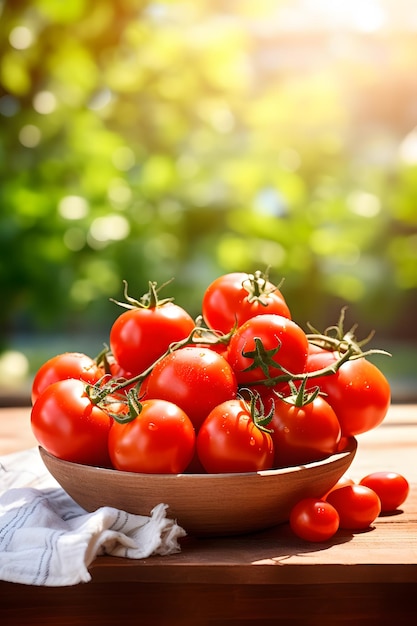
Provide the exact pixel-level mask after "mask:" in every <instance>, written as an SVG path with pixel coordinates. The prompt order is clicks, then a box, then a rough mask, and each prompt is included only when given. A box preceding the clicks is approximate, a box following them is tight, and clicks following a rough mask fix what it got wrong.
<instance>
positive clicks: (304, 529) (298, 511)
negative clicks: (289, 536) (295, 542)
mask: <svg viewBox="0 0 417 626" xmlns="http://www.w3.org/2000/svg"><path fill="white" fill-rule="evenodd" d="M289 522H290V527H291V530H292V531H293V533H294V534H295V535H297V537H300V538H301V539H304V540H305V541H311V542H321V541H327V540H329V539H331V537H333V535H335V534H336V532H337V531H338V529H339V515H338V513H337V511H336V509H335V508H334V507H333V506H332V505H331V504H329V503H328V502H323V501H322V500H317V499H316V498H303V499H302V500H300V501H299V502H297V504H296V505H295V506H294V507H293V508H292V510H291V513H290V519H289Z"/></svg>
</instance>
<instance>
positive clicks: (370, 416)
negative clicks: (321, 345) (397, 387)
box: [307, 350, 391, 437]
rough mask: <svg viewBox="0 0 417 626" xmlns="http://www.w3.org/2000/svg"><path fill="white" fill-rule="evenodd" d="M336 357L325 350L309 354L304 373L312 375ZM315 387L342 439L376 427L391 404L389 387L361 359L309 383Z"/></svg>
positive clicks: (376, 372) (378, 372)
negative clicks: (336, 422) (330, 409)
mask: <svg viewBox="0 0 417 626" xmlns="http://www.w3.org/2000/svg"><path fill="white" fill-rule="evenodd" d="M337 358H338V355H337V354H336V353H333V352H329V351H327V350H321V351H317V350H315V351H314V352H312V353H311V354H310V355H309V357H308V360H307V371H308V372H314V371H317V370H319V369H321V368H323V367H327V366H329V365H331V364H332V363H334V362H335V361H336V360H337ZM309 384H310V386H311V387H313V386H316V385H318V386H319V387H320V389H321V390H322V391H323V392H324V393H325V394H326V400H327V402H328V403H329V404H330V405H331V406H332V407H333V409H334V411H335V413H336V415H337V417H338V419H339V422H340V425H341V428H342V435H343V436H346V437H349V436H351V435H359V434H360V433H364V432H367V431H369V430H372V429H373V428H375V427H376V426H378V425H379V424H380V423H381V422H382V420H383V419H384V417H385V416H386V414H387V411H388V408H389V406H390V403H391V390H390V385H389V383H388V381H387V379H386V378H385V376H384V375H383V373H382V372H381V371H380V370H379V369H378V368H377V367H376V366H375V365H374V364H373V363H371V362H370V361H368V360H367V359H366V358H364V357H362V358H359V359H354V360H351V361H347V362H346V363H343V365H342V366H341V367H340V368H339V370H338V371H337V372H336V373H335V374H330V375H329V376H322V377H318V378H314V379H311V380H310V383H309Z"/></svg>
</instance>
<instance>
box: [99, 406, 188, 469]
mask: <svg viewBox="0 0 417 626" xmlns="http://www.w3.org/2000/svg"><path fill="white" fill-rule="evenodd" d="M194 450H195V431H194V427H193V425H192V423H191V420H190V419H189V418H188V416H187V415H186V414H185V413H184V411H183V410H182V409H180V408H179V407H178V406H176V405H175V404H173V403H172V402H167V401H165V400H146V401H144V402H143V403H142V405H141V410H140V413H139V415H138V416H137V417H136V418H134V419H133V420H132V421H130V422H126V423H120V422H114V424H113V426H112V428H111V430H110V434H109V454H110V458H111V461H112V463H113V466H114V467H115V468H116V469H118V470H122V471H127V472H143V473H148V474H180V473H182V472H183V471H184V470H185V469H186V467H187V466H188V464H189V463H190V461H191V459H192V457H193V454H194Z"/></svg>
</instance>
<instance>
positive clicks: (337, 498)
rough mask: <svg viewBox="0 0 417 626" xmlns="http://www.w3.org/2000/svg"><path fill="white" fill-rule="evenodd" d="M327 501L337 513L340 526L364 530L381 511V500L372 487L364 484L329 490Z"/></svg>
mask: <svg viewBox="0 0 417 626" xmlns="http://www.w3.org/2000/svg"><path fill="white" fill-rule="evenodd" d="M326 502H329V503H330V504H331V505H332V506H334V508H335V509H336V511H337V512H338V513H339V519H340V528H345V529H348V530H365V529H366V528H369V526H370V525H371V524H372V522H374V521H375V520H376V518H377V517H378V515H379V514H380V512H381V501H380V499H379V497H378V495H377V494H376V493H375V491H373V490H372V489H369V488H368V487H365V486H364V485H356V484H354V485H346V486H345V487H340V489H335V490H333V491H331V492H330V493H329V494H328V495H327V497H326Z"/></svg>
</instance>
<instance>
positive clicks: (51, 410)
mask: <svg viewBox="0 0 417 626" xmlns="http://www.w3.org/2000/svg"><path fill="white" fill-rule="evenodd" d="M111 424H112V418H111V417H109V415H108V414H107V413H106V412H105V411H103V410H102V409H100V408H99V407H98V406H96V405H94V404H93V403H92V402H91V401H90V399H89V397H88V396H87V394H86V391H85V383H84V382H83V381H81V380H76V379H74V378H70V379H67V380H58V381H57V382H55V383H52V384H51V385H49V386H48V387H47V388H46V389H45V391H44V392H43V393H42V394H41V395H40V396H39V397H38V399H37V400H36V402H35V404H34V405H33V407H32V413H31V425H32V430H33V433H34V435H35V437H36V439H37V440H38V442H39V443H40V445H41V446H42V447H44V448H45V450H47V451H48V452H50V453H51V454H53V455H54V456H57V457H58V458H60V459H65V460H67V461H73V462H74V463H83V464H85V465H98V466H101V467H110V465H111V463H110V458H109V454H108V449H107V438H108V434H109V431H110V427H111Z"/></svg>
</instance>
